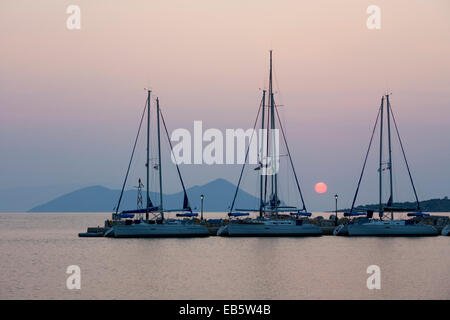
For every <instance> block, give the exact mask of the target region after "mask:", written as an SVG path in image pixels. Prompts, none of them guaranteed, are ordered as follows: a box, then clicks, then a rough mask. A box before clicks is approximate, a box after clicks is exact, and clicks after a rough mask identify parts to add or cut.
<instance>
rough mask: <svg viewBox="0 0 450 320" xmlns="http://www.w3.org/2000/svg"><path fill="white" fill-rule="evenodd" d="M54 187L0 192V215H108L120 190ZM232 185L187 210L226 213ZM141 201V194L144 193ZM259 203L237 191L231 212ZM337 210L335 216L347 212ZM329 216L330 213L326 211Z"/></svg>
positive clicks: (436, 203) (445, 205)
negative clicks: (44, 213)
mask: <svg viewBox="0 0 450 320" xmlns="http://www.w3.org/2000/svg"><path fill="white" fill-rule="evenodd" d="M70 188H71V186H62V187H60V186H58V187H53V188H50V187H46V188H41V189H32V188H28V189H27V188H21V189H11V190H7V191H3V192H0V212H24V211H27V212H112V211H113V210H114V208H115V206H116V205H117V200H118V199H119V194H120V190H116V189H109V188H106V187H104V186H90V187H82V188H80V187H75V188H74V187H72V188H71V190H74V189H75V191H71V192H70ZM235 191H236V185H234V184H233V183H231V182H229V181H227V180H225V179H216V180H213V181H211V182H209V183H206V184H204V185H200V186H193V187H191V188H188V189H187V190H186V192H187V194H188V196H189V200H190V201H191V208H192V209H193V210H196V211H199V210H200V195H201V194H204V195H205V200H204V210H205V211H209V212H226V211H228V210H229V206H230V204H231V201H232V200H233V195H234V193H235ZM144 198H145V191H144ZM150 198H151V200H152V202H153V204H154V205H158V200H159V193H155V192H150ZM136 202H137V191H136V189H134V190H126V191H125V192H124V195H123V199H122V203H121V205H120V210H129V209H136ZM182 202H183V193H182V192H177V193H173V194H164V205H165V209H169V210H170V209H181V207H182ZM258 206H259V199H258V197H255V196H254V195H252V194H250V193H247V192H245V191H244V190H242V189H241V190H239V193H238V197H237V198H236V204H235V208H258ZM394 206H395V207H400V208H409V209H411V208H415V207H416V203H415V202H399V203H394ZM420 206H421V209H422V210H423V211H424V212H450V200H449V199H448V197H444V198H443V199H430V200H425V201H421V202H420ZM356 209H357V210H361V211H366V210H374V211H377V210H378V204H368V205H360V206H357V207H356ZM349 210H350V209H341V210H339V212H345V211H349ZM328 212H330V213H332V212H334V210H330V211H328Z"/></svg>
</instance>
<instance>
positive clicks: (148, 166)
mask: <svg viewBox="0 0 450 320" xmlns="http://www.w3.org/2000/svg"><path fill="white" fill-rule="evenodd" d="M150 94H151V91H150V90H147V162H146V167H147V192H146V194H147V195H146V197H147V201H146V205H145V208H146V211H145V220H146V221H147V222H148V209H149V206H150Z"/></svg>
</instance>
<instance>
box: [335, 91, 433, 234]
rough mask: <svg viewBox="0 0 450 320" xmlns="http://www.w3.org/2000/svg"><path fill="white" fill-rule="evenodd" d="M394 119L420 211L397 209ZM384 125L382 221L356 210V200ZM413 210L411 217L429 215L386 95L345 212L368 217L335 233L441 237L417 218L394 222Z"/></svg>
mask: <svg viewBox="0 0 450 320" xmlns="http://www.w3.org/2000/svg"><path fill="white" fill-rule="evenodd" d="M385 101H386V118H387V133H388V136H387V139H388V155H389V158H388V161H387V163H386V162H383V122H384V103H385ZM391 118H392V120H393V122H394V125H395V130H396V133H397V137H398V140H399V143H400V147H401V150H402V154H403V159H404V161H405V165H406V168H407V171H408V175H409V179H410V183H411V186H412V189H413V191H414V196H415V200H416V208H412V209H411V208H399V207H395V206H394V194H393V183H392V177H393V167H392V143H391ZM378 122H379V123H380V130H379V132H380V146H379V147H380V149H379V168H378V175H379V182H378V183H379V206H378V214H379V219H375V218H373V213H374V212H373V211H372V210H368V211H367V213H364V212H358V211H357V210H355V201H356V198H357V195H358V191H359V187H360V185H361V180H362V177H363V174H364V170H365V167H366V163H367V158H368V155H369V151H370V148H371V145H372V141H373V137H374V133H375V129H376V127H377V123H378ZM386 170H387V171H389V186H390V189H389V191H390V197H389V199H388V201H387V202H386V204H384V203H383V189H382V187H383V172H384V171H386ZM408 211H413V212H410V213H408V214H407V216H409V217H425V216H429V214H427V213H423V212H422V211H421V209H420V202H419V198H418V196H417V192H416V188H415V185H414V181H413V179H412V175H411V170H410V168H409V165H408V161H407V159H406V154H405V150H404V148H403V143H402V140H401V138H400V134H399V131H398V127H397V123H396V121H395V117H394V114H393V112H392V108H391V105H390V103H389V94H386V95H384V96H383V97H382V98H381V106H380V109H379V111H378V115H377V119H376V121H375V125H374V128H373V131H372V136H371V138H370V143H369V148H368V149H367V153H366V157H365V160H364V165H363V168H362V171H361V175H360V177H359V181H358V185H357V188H356V192H355V195H354V197H353V203H352V207H351V209H350V212H346V213H344V216H347V217H357V216H361V215H365V217H362V218H358V219H354V220H352V221H350V223H349V224H346V225H340V226H338V227H336V229H335V230H334V234H335V235H348V236H435V235H438V231H437V230H436V228H434V227H433V226H431V225H425V224H419V223H417V220H415V219H394V213H396V212H408ZM386 213H388V214H389V213H390V219H386V215H385V214H386Z"/></svg>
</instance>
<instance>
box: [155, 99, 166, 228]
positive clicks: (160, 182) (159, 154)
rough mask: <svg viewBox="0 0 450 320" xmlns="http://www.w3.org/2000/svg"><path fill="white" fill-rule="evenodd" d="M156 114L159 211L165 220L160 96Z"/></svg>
mask: <svg viewBox="0 0 450 320" xmlns="http://www.w3.org/2000/svg"><path fill="white" fill-rule="evenodd" d="M156 114H157V117H156V118H157V126H158V128H157V129H158V172H159V212H160V213H161V219H163V220H164V211H163V190H162V168H161V134H160V132H161V131H160V123H159V118H160V111H159V98H156Z"/></svg>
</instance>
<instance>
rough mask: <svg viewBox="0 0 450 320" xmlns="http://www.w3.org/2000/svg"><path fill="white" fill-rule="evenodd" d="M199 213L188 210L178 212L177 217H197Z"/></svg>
mask: <svg viewBox="0 0 450 320" xmlns="http://www.w3.org/2000/svg"><path fill="white" fill-rule="evenodd" d="M197 216H198V213H193V212H186V213H177V217H197Z"/></svg>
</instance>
